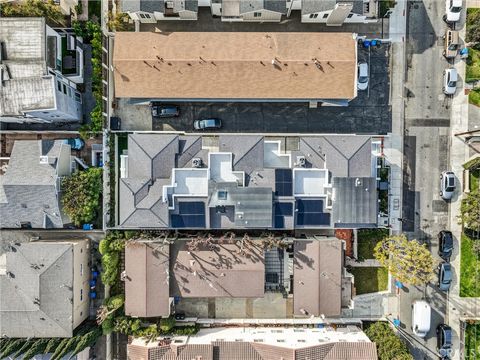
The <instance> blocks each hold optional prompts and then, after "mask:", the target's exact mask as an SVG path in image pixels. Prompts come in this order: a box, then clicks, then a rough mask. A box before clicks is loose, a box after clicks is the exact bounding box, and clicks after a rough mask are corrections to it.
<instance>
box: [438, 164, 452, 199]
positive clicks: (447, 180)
mask: <svg viewBox="0 0 480 360" xmlns="http://www.w3.org/2000/svg"><path fill="white" fill-rule="evenodd" d="M454 191H455V174H454V173H453V172H451V171H444V172H442V175H440V196H441V197H442V199H443V200H450V199H451V198H452V196H453V192H454Z"/></svg>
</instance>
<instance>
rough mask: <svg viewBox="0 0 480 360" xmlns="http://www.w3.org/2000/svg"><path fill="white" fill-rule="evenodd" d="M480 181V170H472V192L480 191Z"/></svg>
mask: <svg viewBox="0 0 480 360" xmlns="http://www.w3.org/2000/svg"><path fill="white" fill-rule="evenodd" d="M479 96H480V95H479ZM479 181H480V169H475V170H470V191H475V190H477V189H478V182H479Z"/></svg>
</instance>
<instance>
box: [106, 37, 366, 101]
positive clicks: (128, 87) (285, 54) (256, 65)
mask: <svg viewBox="0 0 480 360" xmlns="http://www.w3.org/2000/svg"><path fill="white" fill-rule="evenodd" d="M113 59H114V60H113V62H114V72H115V96H116V97H122V98H123V97H135V98H161V99H180V98H182V99H299V100H301V99H353V98H355V97H356V95H357V94H356V92H357V90H356V88H357V87H356V67H357V64H356V62H357V45H356V41H355V40H354V39H353V35H352V34H351V33H314V32H310V33H287V32H283V33H257V32H173V33H154V32H137V33H135V32H117V33H116V34H115V46H114V54H113ZM275 59H276V60H275ZM272 60H275V61H274V62H275V64H274V65H272Z"/></svg>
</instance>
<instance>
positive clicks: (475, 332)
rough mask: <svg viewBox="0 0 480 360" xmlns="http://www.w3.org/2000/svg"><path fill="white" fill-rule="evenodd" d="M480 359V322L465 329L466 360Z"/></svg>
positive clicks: (468, 325)
mask: <svg viewBox="0 0 480 360" xmlns="http://www.w3.org/2000/svg"><path fill="white" fill-rule="evenodd" d="M478 358H480V322H476V323H474V324H468V323H467V327H466V329H465V360H470V359H471V360H473V359H478Z"/></svg>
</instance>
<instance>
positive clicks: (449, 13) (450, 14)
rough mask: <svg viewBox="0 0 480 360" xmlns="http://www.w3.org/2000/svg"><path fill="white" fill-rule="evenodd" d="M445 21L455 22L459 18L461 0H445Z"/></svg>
mask: <svg viewBox="0 0 480 360" xmlns="http://www.w3.org/2000/svg"><path fill="white" fill-rule="evenodd" d="M445 12H446V15H445V17H444V19H445V21H446V22H447V23H449V24H453V23H456V22H457V21H459V20H460V14H461V12H462V0H445Z"/></svg>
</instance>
